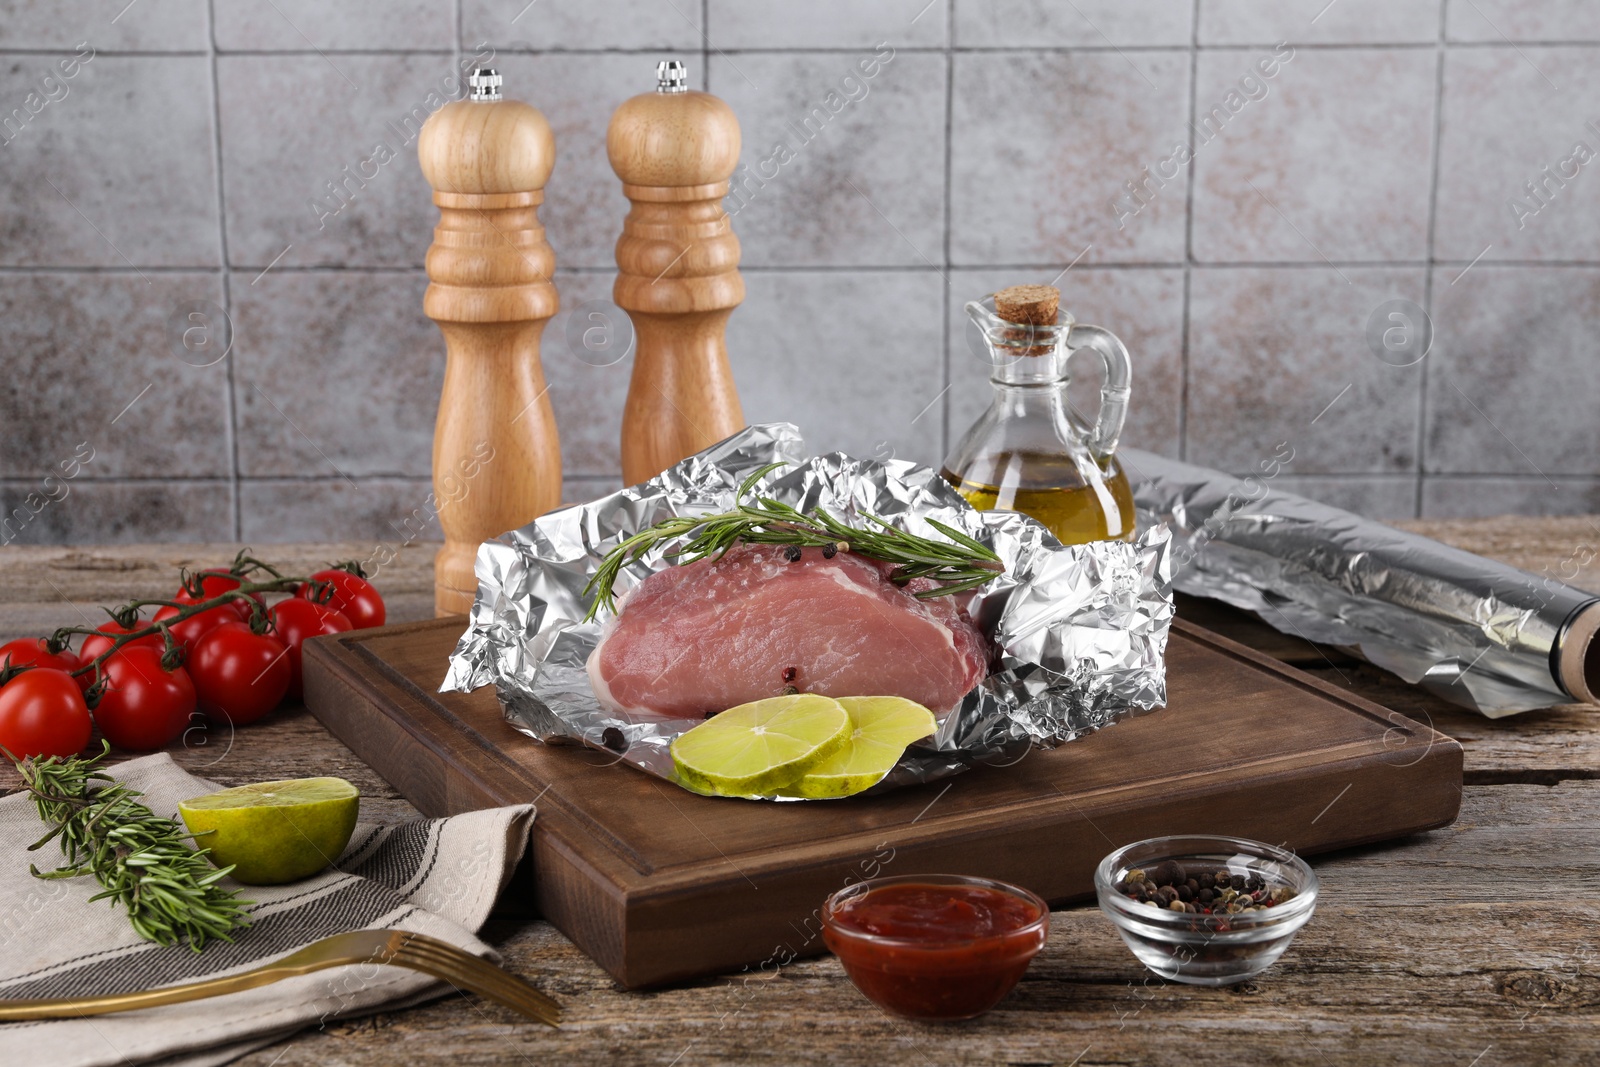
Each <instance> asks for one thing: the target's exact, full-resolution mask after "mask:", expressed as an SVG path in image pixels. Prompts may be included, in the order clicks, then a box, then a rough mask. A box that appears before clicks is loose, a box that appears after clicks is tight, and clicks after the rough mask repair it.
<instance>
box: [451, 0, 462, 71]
mask: <svg viewBox="0 0 1600 1067" xmlns="http://www.w3.org/2000/svg"><path fill="white" fill-rule="evenodd" d="M452 6H453V7H454V9H455V20H454V21H455V30H456V35H455V48H454V50H453V51H452V52H451V53H450V62H451V64H452V66H451V69H452V70H453V71H454V72H455V76H456V77H457V78H458V79H459V78H461V77H463V75H462V73H461V22H462V20H463V18H464V17H465V16H463V15H462V13H461V0H452ZM457 84H458V85H459V84H461V83H460V82H459V81H458V82H457ZM464 89H465V87H464V86H463V90H464Z"/></svg>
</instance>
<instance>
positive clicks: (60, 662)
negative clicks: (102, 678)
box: [0, 637, 92, 689]
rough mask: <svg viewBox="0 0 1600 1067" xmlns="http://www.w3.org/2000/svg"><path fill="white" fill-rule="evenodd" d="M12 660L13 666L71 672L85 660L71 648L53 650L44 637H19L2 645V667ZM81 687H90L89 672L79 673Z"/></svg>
mask: <svg viewBox="0 0 1600 1067" xmlns="http://www.w3.org/2000/svg"><path fill="white" fill-rule="evenodd" d="M7 660H10V663H11V666H13V667H53V668H55V669H56V670H58V671H66V672H67V673H68V674H71V673H72V672H73V671H75V670H77V669H78V668H79V667H81V666H83V660H82V659H80V658H79V657H78V655H77V653H75V652H73V651H72V649H70V648H63V649H62V650H61V651H60V652H51V651H50V648H49V643H48V642H47V641H46V640H45V639H44V638H42V637H19V638H17V639H16V640H15V641H7V642H6V643H5V644H3V645H0V668H3V667H5V666H6V661H7ZM76 681H77V683H78V688H79V689H88V688H89V683H90V681H92V679H91V678H90V677H89V674H88V673H84V674H80V675H78V677H77V679H76Z"/></svg>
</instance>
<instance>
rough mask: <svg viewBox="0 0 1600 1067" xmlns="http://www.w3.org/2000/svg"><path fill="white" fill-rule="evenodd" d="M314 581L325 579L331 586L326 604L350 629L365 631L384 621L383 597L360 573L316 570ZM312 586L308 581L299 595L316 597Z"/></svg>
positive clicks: (323, 580) (334, 569)
mask: <svg viewBox="0 0 1600 1067" xmlns="http://www.w3.org/2000/svg"><path fill="white" fill-rule="evenodd" d="M311 581H313V582H328V583H329V584H331V585H332V586H333V596H332V597H331V598H330V599H329V600H328V607H330V608H333V609H334V610H335V611H337V612H338V613H339V614H341V615H343V616H344V617H345V618H347V619H349V620H350V628H351V629H353V630H365V629H366V628H367V627H369V626H382V625H383V620H384V615H385V612H384V608H383V597H381V596H379V595H378V590H377V589H375V588H374V587H373V585H372V583H371V582H369V581H367V580H366V579H365V578H363V577H361V576H360V575H356V574H351V573H350V572H349V571H341V570H339V569H337V568H333V569H330V570H325V571H318V572H317V573H315V574H313V575H312V576H311ZM313 589H314V587H313V586H311V585H310V584H309V583H308V584H306V585H302V586H301V587H300V592H299V594H298V595H299V596H301V597H304V598H305V599H307V600H315V599H316V593H315V592H314V591H313Z"/></svg>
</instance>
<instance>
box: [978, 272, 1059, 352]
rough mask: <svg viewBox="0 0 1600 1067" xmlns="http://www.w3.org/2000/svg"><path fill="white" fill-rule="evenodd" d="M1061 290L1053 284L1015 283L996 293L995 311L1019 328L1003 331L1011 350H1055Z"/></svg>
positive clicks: (1007, 346)
mask: <svg viewBox="0 0 1600 1067" xmlns="http://www.w3.org/2000/svg"><path fill="white" fill-rule="evenodd" d="M1060 310H1061V290H1060V289H1057V288H1056V287H1055V286H1053V285H1013V286H1011V287H1010V288H1007V289H1002V290H1000V291H999V292H998V293H996V294H994V312H995V314H996V315H998V316H999V317H1000V318H1002V319H1004V320H1005V321H1007V322H1014V323H1016V324H1017V326H1018V327H1020V328H1019V329H1014V330H1013V329H1007V330H1003V331H1001V337H1002V338H1003V339H1004V342H1005V345H1006V348H1007V350H1008V351H1009V352H1010V353H1011V354H1012V355H1017V356H1048V355H1049V354H1050V353H1052V352H1054V351H1055V340H1056V329H1055V326H1056V313H1057V312H1059V311H1060Z"/></svg>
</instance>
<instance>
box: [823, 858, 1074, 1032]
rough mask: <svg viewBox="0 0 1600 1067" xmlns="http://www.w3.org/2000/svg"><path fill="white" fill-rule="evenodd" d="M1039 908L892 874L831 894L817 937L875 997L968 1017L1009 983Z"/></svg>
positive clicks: (934, 1015)
mask: <svg viewBox="0 0 1600 1067" xmlns="http://www.w3.org/2000/svg"><path fill="white" fill-rule="evenodd" d="M1047 915H1048V913H1047V912H1046V911H1045V910H1044V909H1043V908H1042V907H1040V905H1039V904H1038V902H1037V901H1035V900H1033V899H1029V898H1028V897H1023V896H1018V895H1017V894H1015V893H1007V892H1004V891H1002V890H999V889H991V888H989V887H987V886H981V885H940V884H937V883H931V882H930V883H920V882H909V883H896V884H890V885H885V886H879V887H878V888H875V889H870V890H867V891H866V892H864V893H857V894H854V895H851V896H848V897H846V898H845V899H844V900H842V901H839V902H838V903H837V904H835V905H834V906H833V907H832V908H831V909H830V910H829V913H828V915H827V922H826V924H825V925H824V927H823V940H824V941H826V942H827V945H828V948H829V949H831V950H832V951H833V953H834V955H836V956H838V957H839V961H840V962H841V963H842V964H844V969H845V971H846V972H847V973H848V974H849V975H850V979H851V981H853V982H855V984H856V988H858V989H860V990H861V992H862V993H864V994H865V995H866V996H867V998H868V999H870V1000H872V1001H873V1002H874V1003H876V1004H878V1005H880V1006H882V1007H884V1008H886V1009H888V1010H889V1011H893V1012H896V1013H897V1014H900V1015H905V1016H908V1017H910V1018H914V1019H970V1018H972V1017H973V1016H975V1015H981V1014H982V1013H983V1012H986V1011H988V1010H989V1009H990V1008H992V1007H994V1006H995V1005H996V1004H998V1003H999V1002H1000V1000H1001V998H1003V997H1004V996H1005V995H1006V994H1007V993H1009V992H1011V987H1012V986H1014V985H1016V984H1017V980H1018V979H1019V978H1021V977H1022V972H1023V971H1025V970H1027V969H1028V963H1029V962H1030V961H1031V960H1032V959H1033V957H1034V954H1035V953H1037V952H1038V951H1039V949H1040V947H1041V946H1042V945H1043V944H1044V940H1045V935H1046V933H1047V931H1048V928H1049V922H1048V919H1047Z"/></svg>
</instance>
